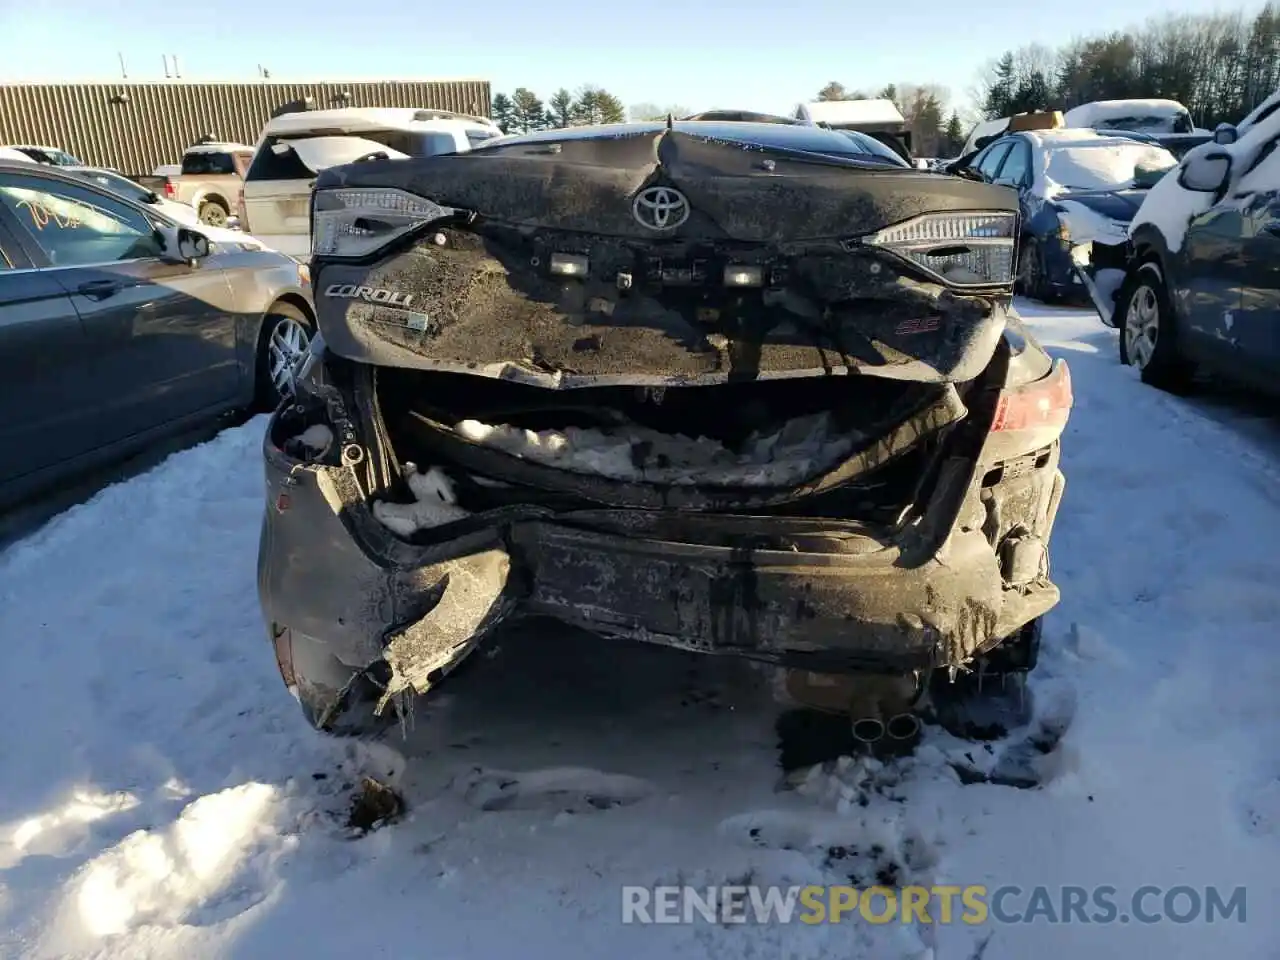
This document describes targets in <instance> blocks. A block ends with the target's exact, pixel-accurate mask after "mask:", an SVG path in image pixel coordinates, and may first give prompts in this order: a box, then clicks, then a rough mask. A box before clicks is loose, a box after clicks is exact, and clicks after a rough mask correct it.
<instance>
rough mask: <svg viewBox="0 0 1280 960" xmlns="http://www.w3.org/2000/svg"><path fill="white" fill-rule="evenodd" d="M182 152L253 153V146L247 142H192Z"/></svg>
mask: <svg viewBox="0 0 1280 960" xmlns="http://www.w3.org/2000/svg"><path fill="white" fill-rule="evenodd" d="M183 152H184V153H253V147H251V146H249V145H248V144H247V143H231V142H228V141H221V140H220V141H217V142H210V143H193V144H192V145H191V146H189V147H187V149H186V150H184V151H183Z"/></svg>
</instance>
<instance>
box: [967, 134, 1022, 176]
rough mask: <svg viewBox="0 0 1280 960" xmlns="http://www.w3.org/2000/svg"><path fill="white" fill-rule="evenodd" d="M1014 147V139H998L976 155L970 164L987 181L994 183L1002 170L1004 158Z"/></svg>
mask: <svg viewBox="0 0 1280 960" xmlns="http://www.w3.org/2000/svg"><path fill="white" fill-rule="evenodd" d="M1012 149H1013V141H1011V140H1008V139H1004V138H1002V139H1000V140H997V141H996V142H995V143H993V144H991V145H990V146H989V147H987V149H986V150H984V151H983V152H982V153H980V154H979V155H978V156H976V157H974V159H973V163H972V164H970V166H971V167H972V168H973V169H974V170H976V171H977V172H978V174H979V175H980V176H981V177H982V179H983V180H985V181H987V183H994V182H995V179H996V173H997V172H999V170H1000V164H1002V163H1004V158H1005V157H1006V156H1008V155H1009V151H1010V150H1012Z"/></svg>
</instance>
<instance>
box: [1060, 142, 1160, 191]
mask: <svg viewBox="0 0 1280 960" xmlns="http://www.w3.org/2000/svg"><path fill="white" fill-rule="evenodd" d="M1177 162H1178V161H1177V158H1176V157H1174V155H1173V154H1172V153H1170V152H1169V151H1168V150H1166V149H1164V147H1156V146H1149V145H1147V144H1143V143H1138V142H1137V141H1134V140H1122V139H1120V138H1118V137H1114V138H1112V137H1099V138H1098V139H1097V140H1082V141H1080V142H1079V143H1073V144H1072V145H1071V146H1068V147H1054V146H1053V145H1052V144H1050V146H1049V149H1048V150H1047V151H1046V152H1045V161H1044V164H1045V167H1044V177H1045V188H1046V189H1045V195H1046V196H1049V197H1052V196H1053V195H1054V194H1058V193H1063V192H1068V191H1072V192H1074V191H1080V190H1118V189H1122V188H1124V187H1129V186H1132V185H1133V180H1134V177H1135V176H1136V174H1137V170H1138V168H1139V167H1149V168H1151V169H1155V170H1167V169H1169V168H1171V167H1174V166H1176V165H1177Z"/></svg>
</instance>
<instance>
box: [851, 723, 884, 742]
mask: <svg viewBox="0 0 1280 960" xmlns="http://www.w3.org/2000/svg"><path fill="white" fill-rule="evenodd" d="M884 733H885V726H884V723H883V722H882V721H880V720H879V719H877V718H876V717H863V718H862V719H861V720H855V721H853V739H855V740H857V741H858V742H859V743H875V742H876V741H877V740H880V739H881V738H883V737H884Z"/></svg>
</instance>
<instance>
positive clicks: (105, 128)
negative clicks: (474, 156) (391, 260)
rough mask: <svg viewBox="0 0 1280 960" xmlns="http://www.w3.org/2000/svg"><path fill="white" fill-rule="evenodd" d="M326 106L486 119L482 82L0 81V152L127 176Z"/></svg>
mask: <svg viewBox="0 0 1280 960" xmlns="http://www.w3.org/2000/svg"><path fill="white" fill-rule="evenodd" d="M308 98H310V103H311V105H312V106H313V107H314V108H315V109H323V108H326V107H347V106H350V107H422V108H427V109H435V110H456V111H459V112H462V113H470V114H476V115H479V116H484V117H487V116H489V82H488V81H487V80H449V81H416V80H413V81H386V82H383V81H359V82H355V81H353V82H350V83H344V82H341V81H339V82H320V83H285V82H277V81H275V80H257V81H252V82H245V83H239V82H237V83H192V82H187V81H185V80H156V81H150V82H139V83H131V82H129V81H124V80H122V81H120V82H119V83H13V84H0V145H3V144H38V145H41V146H54V147H62V148H63V149H64V150H67V151H69V152H71V153H73V154H75V155H76V156H78V157H81V158H83V159H84V160H85V161H86V162H87V163H91V164H95V165H98V166H105V167H114V168H115V169H117V170H120V171H122V172H124V173H127V174H130V175H133V176H137V175H139V174H149V173H151V172H152V170H154V169H155V168H156V167H157V166H159V165H160V164H164V163H177V162H178V160H179V159H180V158H181V156H182V151H183V150H185V149H186V148H187V147H188V146H190V145H191V144H192V143H195V142H196V141H198V140H199V139H200V138H201V137H203V136H206V135H207V136H212V137H214V138H215V139H217V140H229V141H235V142H240V143H249V144H252V143H254V142H255V141H256V140H257V139H258V134H259V133H260V131H261V130H262V127H263V124H265V123H266V122H267V120H268V118H269V117H270V116H271V113H272V112H273V111H274V110H275V109H276V108H278V107H280V106H282V105H284V104H286V103H290V102H292V101H298V100H307V99H308Z"/></svg>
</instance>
